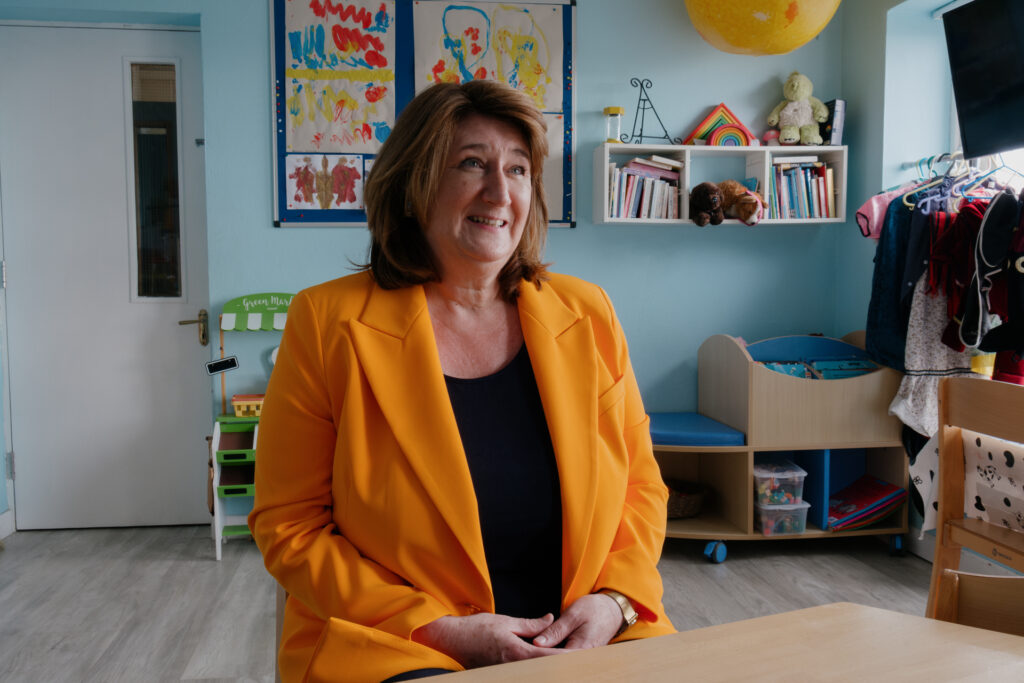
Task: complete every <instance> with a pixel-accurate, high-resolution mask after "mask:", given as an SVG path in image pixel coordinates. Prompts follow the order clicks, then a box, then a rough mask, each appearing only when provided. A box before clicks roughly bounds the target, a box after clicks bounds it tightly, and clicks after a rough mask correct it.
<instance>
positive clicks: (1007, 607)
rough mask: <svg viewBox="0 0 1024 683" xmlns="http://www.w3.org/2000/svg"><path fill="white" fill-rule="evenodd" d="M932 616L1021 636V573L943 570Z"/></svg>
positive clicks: (1023, 619)
mask: <svg viewBox="0 0 1024 683" xmlns="http://www.w3.org/2000/svg"><path fill="white" fill-rule="evenodd" d="M934 618H936V619H939V620H941V621H951V622H953V623H954V624H963V625H964V626H975V627H977V628H985V629H988V630H990V631H1000V632H1002V633H1012V634H1013V635H1015V636H1024V576H987V575H984V574H969V573H967V572H958V571H954V570H952V569H944V570H943V571H942V580H941V581H940V582H939V588H938V594H937V595H936V597H935V614H934Z"/></svg>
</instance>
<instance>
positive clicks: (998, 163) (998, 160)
mask: <svg viewBox="0 0 1024 683" xmlns="http://www.w3.org/2000/svg"><path fill="white" fill-rule="evenodd" d="M991 160H992V164H993V168H992V169H990V170H988V171H986V172H985V173H983V174H981V175H979V176H978V177H977V178H974V179H973V180H971V181H970V182H969V183H965V184H963V185H961V186H960V192H959V194H960V196H961V197H966V196H967V193H968V192H970V191H971V190H973V189H976V188H977V187H978V186H979V185H980V184H981V183H982V182H983V181H984V180H985V179H986V178H988V177H990V176H994V174H995V173H997V172H999V171H1010V172H1011V173H1013V174H1015V175H1017V176H1018V177H1020V178H1024V173H1021V172H1020V171H1018V170H1017V169H1016V168H1014V167H1013V166H1009V165H1008V164H1006V163H1005V162H1004V161H1003V156H1002V155H1001V154H993V155H992V157H991ZM992 179H993V180H994V181H996V185H997V187H998V188H1000V189H1003V188H1005V187H1006V186H1007V185H1008V183H1005V182H1002V183H1001V182H999V181H998V180H997V179H996V178H994V177H993V178H992Z"/></svg>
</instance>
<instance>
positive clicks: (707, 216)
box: [690, 183, 725, 227]
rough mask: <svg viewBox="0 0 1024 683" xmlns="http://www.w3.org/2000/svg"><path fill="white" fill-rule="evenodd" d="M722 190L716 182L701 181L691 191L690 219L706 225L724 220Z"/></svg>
mask: <svg viewBox="0 0 1024 683" xmlns="http://www.w3.org/2000/svg"><path fill="white" fill-rule="evenodd" d="M724 218H725V214H723V213H722V191H721V190H719V189H718V185H715V184H714V183H701V184H700V185H698V186H696V187H695V188H693V190H691V191H690V220H692V221H693V222H694V223H696V224H697V225H699V226H701V227H704V226H705V225H707V224H708V223H711V225H718V224H719V223H721V222H722V220H724Z"/></svg>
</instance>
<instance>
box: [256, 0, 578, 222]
mask: <svg viewBox="0 0 1024 683" xmlns="http://www.w3.org/2000/svg"><path fill="white" fill-rule="evenodd" d="M270 2H271V10H272V20H273V25H272V28H271V63H272V70H273V78H272V87H273V102H274V135H273V140H274V225H275V227H302V226H338V227H341V226H365V225H366V212H365V210H364V207H363V182H364V180H365V178H366V174H367V172H369V170H370V169H371V168H372V167H373V162H374V159H375V158H376V155H377V152H378V151H379V150H380V146H381V144H382V143H383V142H384V140H386V139H387V137H388V135H389V134H390V132H391V128H392V126H394V122H395V119H396V118H397V116H398V114H399V113H401V111H402V109H403V108H404V107H405V105H406V104H408V103H409V101H410V100H412V98H413V97H414V96H415V95H416V94H417V93H419V92H420V91H422V90H424V89H425V88H427V87H429V86H430V85H432V84H433V83H437V82H465V81H468V80H473V79H478V78H488V79H492V80H502V81H505V82H507V83H509V84H510V85H512V86H513V87H515V88H517V89H519V90H521V91H523V92H525V93H526V94H528V95H529V96H530V97H531V98H533V100H534V101H535V102H536V103H537V105H538V107H539V108H540V109H541V111H542V112H543V113H544V119H545V121H546V122H547V125H548V147H549V155H548V159H547V161H546V163H545V165H544V188H545V192H546V194H547V199H548V211H549V214H550V221H551V224H552V225H562V226H570V227H572V226H574V225H575V201H574V196H573V195H574V193H573V191H572V190H573V182H574V177H575V169H574V165H575V162H574V151H575V132H576V131H575V125H574V122H575V119H574V113H575V106H574V98H575V88H574V87H573V37H574V31H575V9H576V8H575V0H551V1H550V2H544V1H540V2H528V3H509V2H470V1H461V2H449V1H447V0H351V1H346V0H270Z"/></svg>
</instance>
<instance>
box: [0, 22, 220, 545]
mask: <svg viewBox="0 0 1024 683" xmlns="http://www.w3.org/2000/svg"><path fill="white" fill-rule="evenodd" d="M201 96H202V82H201V69H200V42H199V33H198V32H190V31H175V30H134V29H117V28H105V27H99V28H88V27H65V26H59V27H58V26H13V25H8V26H0V196H2V206H3V216H2V218H0V220H2V229H3V249H4V254H3V257H4V260H5V262H6V265H7V289H6V302H7V311H6V321H5V324H6V328H7V339H8V356H9V357H8V359H7V360H8V363H9V373H10V392H9V396H10V408H11V417H10V421H11V425H10V427H11V434H10V441H11V445H12V447H13V449H14V454H15V480H14V509H15V516H16V523H17V528H18V529H47V528H68V527H73V528H80V527H98V526H135V525H162V524H194V523H208V522H209V520H210V516H209V512H208V511H207V509H206V463H207V450H206V448H207V446H206V441H205V436H206V434H208V433H209V432H210V424H211V417H210V414H211V405H212V403H211V401H212V395H211V383H210V381H209V377H207V376H206V374H205V371H204V369H203V363H204V362H205V361H207V360H209V358H210V353H209V347H203V346H201V345H200V344H199V341H198V336H199V335H198V332H197V327H198V326H196V325H179V324H178V321H179V320H188V319H196V318H197V313H198V312H199V310H200V309H207V308H209V300H208V299H209V294H208V283H207V266H206V226H205V215H206V213H205V196H204V179H203V158H202V156H203V154H202V152H203V150H202V147H201V144H202V137H203V132H202V100H201ZM169 101H170V104H168V102H169ZM175 161H177V163H175ZM137 163H138V164H141V165H142V170H140V171H138V172H137V171H136V164H137ZM174 167H176V168H174ZM172 176H173V177H172ZM175 178H177V182H178V184H177V191H176V192H175V190H174V187H173V182H175ZM161 192H162V193H161Z"/></svg>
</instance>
